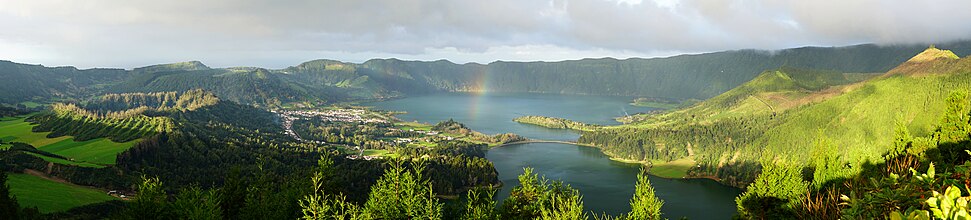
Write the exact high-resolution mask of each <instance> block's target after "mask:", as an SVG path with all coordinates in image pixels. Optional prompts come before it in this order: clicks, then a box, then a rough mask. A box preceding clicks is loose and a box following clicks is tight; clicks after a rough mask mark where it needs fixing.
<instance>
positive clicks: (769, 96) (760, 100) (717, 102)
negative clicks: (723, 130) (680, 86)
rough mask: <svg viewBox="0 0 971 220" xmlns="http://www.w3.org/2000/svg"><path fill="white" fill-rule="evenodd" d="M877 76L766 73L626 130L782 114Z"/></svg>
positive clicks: (646, 117)
mask: <svg viewBox="0 0 971 220" xmlns="http://www.w3.org/2000/svg"><path fill="white" fill-rule="evenodd" d="M873 75H874V74H844V73H837V72H829V71H817V70H804V69H795V68H780V69H776V70H769V71H765V72H763V73H762V74H760V75H759V76H757V77H755V79H752V81H749V82H747V83H744V84H742V85H741V86H739V87H737V88H734V89H732V90H729V91H727V92H725V93H722V94H720V95H718V96H715V97H713V98H711V99H708V100H705V101H703V102H700V103H697V104H695V105H692V106H690V107H688V108H684V109H678V110H674V111H671V112H667V113H664V114H659V115H652V114H648V115H636V116H634V117H635V120H636V121H637V122H636V123H631V124H627V125H624V126H632V127H642V128H653V127H663V126H666V125H672V124H677V123H683V122H685V121H686V120H687V119H689V118H690V120H688V121H691V122H696V123H710V122H712V121H716V120H721V119H725V118H731V117H746V116H751V115H759V114H772V113H773V112H776V113H779V112H783V111H785V110H787V109H790V108H793V107H796V106H799V105H802V104H806V103H810V102H814V101H818V100H819V99H824V98H826V96H832V95H837V94H839V93H840V92H841V91H838V90H839V88H833V86H838V85H844V84H848V83H853V82H858V81H861V80H863V79H866V78H868V77H869V76H873Z"/></svg>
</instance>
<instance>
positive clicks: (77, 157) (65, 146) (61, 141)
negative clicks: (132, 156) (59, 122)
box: [0, 116, 136, 166]
mask: <svg viewBox="0 0 971 220" xmlns="http://www.w3.org/2000/svg"><path fill="white" fill-rule="evenodd" d="M27 117H28V116H16V117H5V118H2V119H0V140H3V142H24V143H27V144H30V145H33V146H34V147H37V149H40V150H43V151H47V152H51V153H54V154H57V155H61V156H64V157H67V158H71V159H73V160H74V161H67V162H73V163H66V164H77V163H80V164H85V163H89V164H88V165H85V166H98V165H104V164H115V159H116V157H115V155H118V153H121V152H123V151H125V150H127V149H128V148H131V147H132V146H134V145H135V142H136V141H129V142H124V143H117V142H113V141H110V140H108V139H105V138H97V139H92V140H87V141H80V142H79V141H74V138H73V137H70V136H61V137H55V138H48V137H47V134H49V133H50V132H33V131H31V128H33V127H34V125H31V124H30V122H26V121H24V120H25V119H27ZM7 147H9V145H8V144H4V145H0V149H4V148H7ZM44 159H45V160H47V161H51V162H55V163H63V162H65V161H64V160H61V159H57V158H44Z"/></svg>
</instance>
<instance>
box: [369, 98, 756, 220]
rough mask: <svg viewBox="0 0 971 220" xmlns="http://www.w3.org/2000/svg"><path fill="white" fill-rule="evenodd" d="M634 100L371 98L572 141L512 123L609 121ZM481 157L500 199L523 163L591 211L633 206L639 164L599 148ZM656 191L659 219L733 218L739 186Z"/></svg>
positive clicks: (415, 112) (416, 113)
mask: <svg viewBox="0 0 971 220" xmlns="http://www.w3.org/2000/svg"><path fill="white" fill-rule="evenodd" d="M630 100H631V98H628V97H614V96H575V95H555V94H528V93H491V94H473V93H441V94H432V95H424V96H416V97H408V98H403V99H395V100H390V101H383V102H375V103H368V104H366V105H369V106H373V107H375V108H377V109H383V110H394V111H405V112H407V113H406V114H402V115H398V118H401V119H403V120H408V121H419V122H424V123H437V122H440V121H444V120H448V119H449V118H451V119H454V120H456V121H458V122H461V123H463V124H465V125H466V126H468V127H469V128H471V129H473V130H476V131H479V132H483V133H486V134H498V133H516V134H519V135H522V136H525V137H527V138H531V139H540V140H560V141H576V139H577V138H578V137H579V134H578V133H576V132H573V131H568V130H559V129H547V128H543V127H538V126H533V125H524V124H519V123H516V122H513V121H512V119H513V118H516V117H519V116H524V115H542V116H551V117H561V118H568V119H572V120H576V121H580V122H585V123H592V124H601V125H613V124H619V123H618V122H616V121H614V120H613V118H615V117H619V116H624V115H625V114H634V113H637V112H645V111H650V110H651V108H646V107H637V106H631V105H629V104H628V102H629V101H630ZM486 158H488V159H489V160H490V161H492V162H493V163H494V164H495V167H496V170H497V171H499V179H500V180H501V181H502V182H503V184H504V185H503V187H502V189H501V190H500V192H499V194H498V195H497V199H499V200H502V199H505V198H506V197H507V196H508V195H509V191H511V190H512V188H513V187H515V186H517V185H518V184H519V183H518V181H517V179H516V177H517V176H518V175H520V174H522V173H523V167H532V168H533V169H534V170H535V171H536V173H537V174H539V175H541V176H545V177H546V178H547V179H550V180H561V181H563V182H565V183H567V184H570V185H571V186H572V187H574V188H576V189H578V190H580V193H581V194H582V195H583V202H584V206H585V208H586V209H587V210H589V211H593V212H596V213H602V212H606V213H608V214H613V215H616V214H620V213H624V212H627V211H630V205H629V200H630V198H631V197H632V196H633V194H634V184H635V182H636V181H637V172H638V170H639V169H640V168H639V165H636V164H625V163H620V162H616V161H612V160H610V159H609V157H607V156H606V155H604V154H602V153H600V151H599V150H598V149H596V148H590V147H582V146H577V145H570V144H558V143H532V144H520V145H510V146H504V147H499V148H493V149H490V150H489V151H488V153H487V154H486ZM650 180H651V184H652V185H653V186H654V188H655V191H656V194H657V195H658V197H659V198H661V199H662V200H664V203H665V204H664V206H663V207H662V209H661V211H662V212H663V213H664V217H666V218H669V219H679V218H681V217H682V216H684V217H688V218H691V219H730V218H731V216H732V215H734V214H735V200H734V199H735V197H736V196H738V194H739V193H740V192H741V191H740V190H739V189H736V188H732V187H728V186H724V185H721V184H718V183H717V182H715V181H712V180H707V179H664V178H659V177H653V176H652V177H650Z"/></svg>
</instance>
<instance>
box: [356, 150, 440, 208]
mask: <svg viewBox="0 0 971 220" xmlns="http://www.w3.org/2000/svg"><path fill="white" fill-rule="evenodd" d="M423 172H424V162H423V161H422V162H419V163H417V164H413V165H412V168H411V169H410V170H408V169H406V168H405V167H404V162H403V161H400V160H399V161H395V162H394V163H393V164H392V165H391V167H390V168H388V170H386V171H385V172H384V176H382V177H381V179H379V180H378V182H377V183H375V184H374V186H372V187H371V195H370V196H369V197H368V200H367V203H365V204H364V213H365V215H368V216H367V217H368V218H379V219H441V218H442V203H441V202H439V201H438V199H437V198H435V194H434V193H433V192H432V184H431V182H429V181H428V180H427V179H425V178H424V177H423V176H422V173H423Z"/></svg>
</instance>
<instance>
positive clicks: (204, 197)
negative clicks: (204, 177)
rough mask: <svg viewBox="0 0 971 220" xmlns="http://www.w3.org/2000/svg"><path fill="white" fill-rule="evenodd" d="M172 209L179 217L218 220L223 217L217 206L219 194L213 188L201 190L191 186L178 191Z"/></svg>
mask: <svg viewBox="0 0 971 220" xmlns="http://www.w3.org/2000/svg"><path fill="white" fill-rule="evenodd" d="M172 209H173V210H174V211H175V212H176V213H177V214H178V215H179V218H180V219H193V220H218V219H223V213H222V209H221V208H220V206H219V194H218V192H217V191H215V190H203V189H200V188H199V187H197V186H192V187H189V188H186V189H184V190H182V192H179V195H177V196H176V197H175V202H173V203H172Z"/></svg>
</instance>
